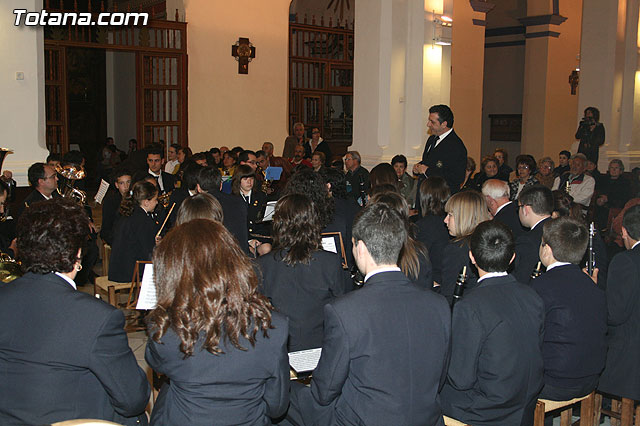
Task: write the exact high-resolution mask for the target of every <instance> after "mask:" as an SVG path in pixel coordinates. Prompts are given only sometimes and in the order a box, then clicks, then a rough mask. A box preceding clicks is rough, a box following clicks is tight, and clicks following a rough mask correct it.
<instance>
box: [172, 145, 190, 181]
mask: <svg viewBox="0 0 640 426" xmlns="http://www.w3.org/2000/svg"><path fill="white" fill-rule="evenodd" d="M191 156H193V152H192V151H191V148H189V147H188V146H181V147H180V148H178V150H177V156H176V159H177V160H178V165H177V166H176V168H175V169H174V170H173V174H174V175H176V176H178V175H179V174H180V170H182V167H183V166H182V165H183V164H184V162H185V160H188V159H189V158H191Z"/></svg>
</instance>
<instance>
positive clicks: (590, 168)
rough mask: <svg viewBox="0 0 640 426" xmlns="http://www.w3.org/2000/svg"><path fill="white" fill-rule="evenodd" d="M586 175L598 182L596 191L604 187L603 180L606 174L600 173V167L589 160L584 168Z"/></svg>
mask: <svg viewBox="0 0 640 426" xmlns="http://www.w3.org/2000/svg"><path fill="white" fill-rule="evenodd" d="M584 173H585V174H587V175H589V176H591V177H592V178H593V180H595V182H596V189H597V188H599V187H600V186H602V180H603V179H604V176H605V175H604V173H600V170H598V165H597V164H596V163H594V162H593V161H591V160H589V159H587V162H586V163H585V166H584Z"/></svg>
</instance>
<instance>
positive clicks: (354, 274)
mask: <svg viewBox="0 0 640 426" xmlns="http://www.w3.org/2000/svg"><path fill="white" fill-rule="evenodd" d="M350 275H351V280H352V281H353V284H354V285H355V286H356V288H360V287H362V286H363V285H364V275H363V274H362V272H360V269H358V265H353V267H352V268H351V271H350Z"/></svg>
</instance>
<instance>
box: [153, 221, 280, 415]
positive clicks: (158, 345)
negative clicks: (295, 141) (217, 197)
mask: <svg viewBox="0 0 640 426" xmlns="http://www.w3.org/2000/svg"><path fill="white" fill-rule="evenodd" d="M153 270H154V281H155V283H156V286H157V294H158V305H157V307H156V308H155V309H154V310H153V311H152V312H151V314H150V315H149V318H148V325H149V337H150V338H149V342H148V344H147V349H146V355H145V359H146V361H147V363H148V364H149V365H150V366H151V368H153V370H154V371H156V372H158V373H161V374H165V375H166V376H167V377H168V378H169V382H168V383H166V384H165V385H164V386H163V387H162V389H161V390H160V394H159V396H158V399H157V400H156V403H155V406H154V408H153V413H152V414H151V425H156V426H161V425H196V426H197V425H203V426H204V425H211V424H212V423H215V424H216V425H228V426H231V425H239V424H247V425H248V424H251V425H268V424H271V421H270V420H269V418H270V417H272V418H275V417H278V416H280V415H282V414H283V413H284V411H285V410H286V408H287V406H288V403H289V401H288V399H289V398H288V395H289V393H288V391H289V362H288V357H287V350H286V342H287V335H288V333H287V321H286V319H285V318H284V317H283V316H281V315H279V314H277V313H274V312H271V310H272V307H271V304H270V303H269V301H268V300H267V299H266V298H265V297H264V296H263V295H261V294H260V293H259V292H258V290H257V288H258V277H257V276H256V272H255V270H254V268H253V266H252V264H251V262H250V260H249V259H248V258H247V256H246V255H245V254H244V253H243V251H242V250H241V249H240V247H239V246H238V244H237V243H236V241H235V239H234V237H233V236H232V235H231V234H230V233H229V231H227V230H226V229H225V227H224V226H223V225H222V224H221V223H220V222H216V221H211V220H207V219H194V220H191V221H189V222H187V223H184V224H182V225H179V226H177V227H176V228H174V229H173V230H172V231H171V232H169V233H168V234H167V235H166V236H165V237H164V238H163V239H162V241H161V242H160V244H159V245H158V247H157V248H156V250H155V252H154V254H153Z"/></svg>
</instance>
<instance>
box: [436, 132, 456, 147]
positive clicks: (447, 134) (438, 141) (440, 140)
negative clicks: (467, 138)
mask: <svg viewBox="0 0 640 426" xmlns="http://www.w3.org/2000/svg"><path fill="white" fill-rule="evenodd" d="M451 132H453V127H452V128H451V129H449V130H447V131H446V132H444V133H443V134H441V135H440V136H438V140H437V141H436V144H435V145H434V146H433V147H434V148H435V147H436V146H438V145H439V144H440V142H442V140H443V139H444V138H446V137H447V136H449V133H451Z"/></svg>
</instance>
